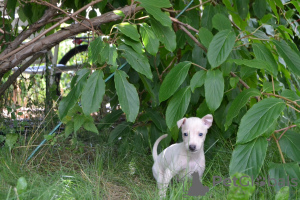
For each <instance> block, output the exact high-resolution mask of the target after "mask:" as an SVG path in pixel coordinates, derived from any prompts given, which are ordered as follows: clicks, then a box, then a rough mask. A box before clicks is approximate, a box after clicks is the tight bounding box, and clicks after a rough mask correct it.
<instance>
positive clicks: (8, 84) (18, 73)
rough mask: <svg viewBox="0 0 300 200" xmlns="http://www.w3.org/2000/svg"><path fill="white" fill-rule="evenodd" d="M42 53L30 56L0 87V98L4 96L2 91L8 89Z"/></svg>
mask: <svg viewBox="0 0 300 200" xmlns="http://www.w3.org/2000/svg"><path fill="white" fill-rule="evenodd" d="M42 54H43V53H42V52H38V53H36V54H35V55H33V56H32V58H30V59H29V60H28V61H27V62H26V63H25V64H24V65H23V66H22V67H20V68H19V69H18V70H17V71H15V73H13V74H12V75H11V76H10V77H9V78H8V80H7V81H6V82H5V83H4V84H2V85H1V87H0V96H2V95H3V94H4V91H5V90H7V88H9V86H10V85H11V84H12V83H13V82H14V81H15V80H16V79H17V78H18V76H19V75H20V74H21V73H22V72H24V71H25V70H26V69H27V68H28V67H29V66H30V65H31V64H32V63H33V62H34V61H35V60H36V59H38V57H40V56H41V55H42Z"/></svg>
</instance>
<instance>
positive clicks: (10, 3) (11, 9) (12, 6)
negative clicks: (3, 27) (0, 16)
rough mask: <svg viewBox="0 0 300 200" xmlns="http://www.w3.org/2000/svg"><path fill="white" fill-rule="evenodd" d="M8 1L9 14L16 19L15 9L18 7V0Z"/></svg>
mask: <svg viewBox="0 0 300 200" xmlns="http://www.w3.org/2000/svg"><path fill="white" fill-rule="evenodd" d="M6 2H7V4H6V8H7V12H8V14H9V16H10V17H11V18H12V19H14V18H15V9H16V6H17V2H18V0H8V1H6Z"/></svg>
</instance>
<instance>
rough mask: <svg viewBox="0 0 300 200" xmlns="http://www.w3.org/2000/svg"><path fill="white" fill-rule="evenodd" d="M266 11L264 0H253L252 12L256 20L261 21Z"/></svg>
mask: <svg viewBox="0 0 300 200" xmlns="http://www.w3.org/2000/svg"><path fill="white" fill-rule="evenodd" d="M266 9H267V2H266V0H255V2H254V4H253V10H254V13H255V15H256V16H257V17H258V18H260V19H261V18H262V17H263V16H264V15H265V13H266Z"/></svg>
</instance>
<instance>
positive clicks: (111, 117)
mask: <svg viewBox="0 0 300 200" xmlns="http://www.w3.org/2000/svg"><path fill="white" fill-rule="evenodd" d="M122 114H123V111H122V110H113V111H112V112H111V113H108V114H106V115H105V116H104V117H103V118H102V119H101V120H100V122H99V125H98V129H99V130H100V129H102V128H104V127H107V126H110V125H112V124H113V123H115V121H116V120H118V119H119V118H120V116H121V115H122Z"/></svg>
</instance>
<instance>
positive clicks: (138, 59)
mask: <svg viewBox="0 0 300 200" xmlns="http://www.w3.org/2000/svg"><path fill="white" fill-rule="evenodd" d="M119 50H122V51H123V53H122V55H123V56H124V57H125V58H126V60H127V62H128V63H129V64H130V65H131V66H132V68H133V69H134V70H135V71H137V72H139V73H141V74H144V75H145V76H146V77H147V78H149V79H152V72H151V68H150V64H149V61H148V58H147V57H146V56H145V55H144V54H138V53H137V52H135V51H133V50H132V49H131V48H130V47H128V46H126V45H120V46H119Z"/></svg>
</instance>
